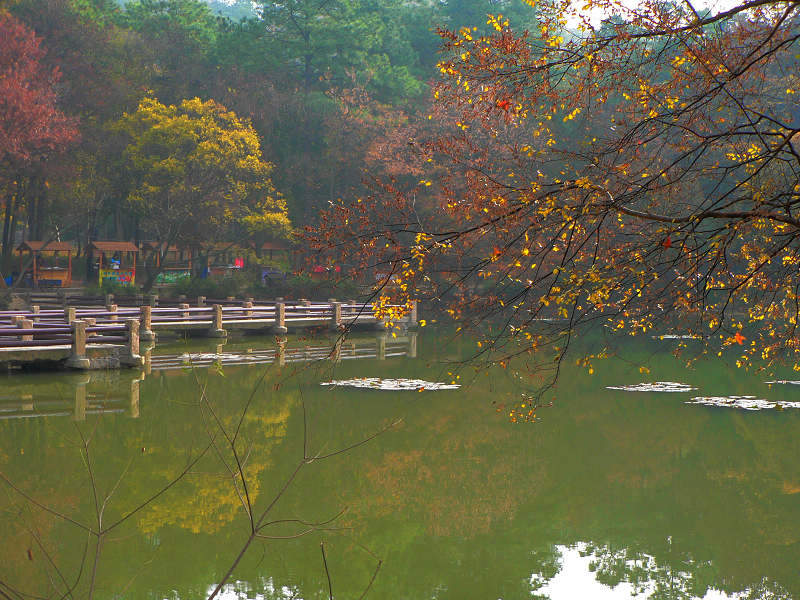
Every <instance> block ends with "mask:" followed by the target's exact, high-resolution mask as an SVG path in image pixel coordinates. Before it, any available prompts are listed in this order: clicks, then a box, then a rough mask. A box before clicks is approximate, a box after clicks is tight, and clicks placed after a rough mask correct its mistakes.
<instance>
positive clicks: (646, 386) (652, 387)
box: [606, 381, 697, 393]
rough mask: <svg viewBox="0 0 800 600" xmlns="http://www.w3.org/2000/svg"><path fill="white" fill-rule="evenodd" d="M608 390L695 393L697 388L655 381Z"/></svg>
mask: <svg viewBox="0 0 800 600" xmlns="http://www.w3.org/2000/svg"><path fill="white" fill-rule="evenodd" d="M606 389H607V390H620V391H623V392H670V393H674V392H693V391H694V390H696V389H697V388H696V387H692V386H690V385H689V384H687V383H678V382H676V381H653V382H652V383H637V384H634V385H609V386H606Z"/></svg>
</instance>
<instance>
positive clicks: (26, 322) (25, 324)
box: [17, 319, 33, 342]
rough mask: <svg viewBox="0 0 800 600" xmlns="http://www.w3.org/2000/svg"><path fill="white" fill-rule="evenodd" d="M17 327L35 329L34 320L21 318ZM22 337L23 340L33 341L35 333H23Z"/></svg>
mask: <svg viewBox="0 0 800 600" xmlns="http://www.w3.org/2000/svg"><path fill="white" fill-rule="evenodd" d="M17 327H19V328H20V329H33V321H32V320H30V319H19V320H18V321H17ZM20 339H21V340H22V341H23V342H32V341H33V334H31V335H21V336H20Z"/></svg>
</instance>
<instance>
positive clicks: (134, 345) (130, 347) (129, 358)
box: [119, 319, 144, 367]
mask: <svg viewBox="0 0 800 600" xmlns="http://www.w3.org/2000/svg"><path fill="white" fill-rule="evenodd" d="M125 328H126V329H127V330H128V343H127V344H126V346H125V350H124V352H123V353H122V355H121V356H120V358H119V362H120V364H123V365H126V366H129V367H141V366H142V365H144V360H143V359H142V357H141V355H140V354H139V319H125Z"/></svg>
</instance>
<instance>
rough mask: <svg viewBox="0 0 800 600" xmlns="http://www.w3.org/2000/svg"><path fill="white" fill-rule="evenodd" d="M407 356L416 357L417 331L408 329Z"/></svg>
mask: <svg viewBox="0 0 800 600" xmlns="http://www.w3.org/2000/svg"><path fill="white" fill-rule="evenodd" d="M408 357H409V358H417V332H416V331H410V332H409V333H408Z"/></svg>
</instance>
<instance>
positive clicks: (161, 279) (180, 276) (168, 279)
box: [156, 269, 192, 283]
mask: <svg viewBox="0 0 800 600" xmlns="http://www.w3.org/2000/svg"><path fill="white" fill-rule="evenodd" d="M191 276H192V272H191V271H189V270H188V269H187V270H185V271H163V272H161V273H159V274H158V277H156V283H178V282H179V281H183V280H184V279H189V278H190V277H191Z"/></svg>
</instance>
